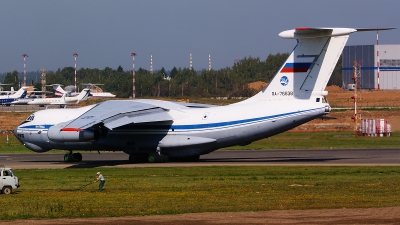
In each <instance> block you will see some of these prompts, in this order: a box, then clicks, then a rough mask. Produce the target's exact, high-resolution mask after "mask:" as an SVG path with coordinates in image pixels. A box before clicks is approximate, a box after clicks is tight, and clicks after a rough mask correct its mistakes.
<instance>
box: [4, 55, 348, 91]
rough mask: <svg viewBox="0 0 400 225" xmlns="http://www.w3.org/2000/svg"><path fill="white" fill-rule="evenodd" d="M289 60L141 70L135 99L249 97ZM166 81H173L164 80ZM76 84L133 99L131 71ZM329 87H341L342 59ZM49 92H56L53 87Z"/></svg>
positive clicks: (66, 76)
mask: <svg viewBox="0 0 400 225" xmlns="http://www.w3.org/2000/svg"><path fill="white" fill-rule="evenodd" d="M288 56H289V54H288V53H283V54H281V53H278V54H275V55H272V54H270V55H268V57H267V58H266V59H265V60H260V58H258V57H256V58H255V57H251V56H249V57H245V58H243V59H242V60H239V61H237V62H235V63H234V64H233V66H232V67H226V68H222V69H219V70H210V71H209V70H205V69H204V70H202V71H195V70H193V69H189V68H176V67H174V68H172V69H171V70H170V71H168V72H167V71H166V70H165V69H164V68H162V69H161V70H159V71H157V72H154V73H151V72H150V71H149V70H146V69H143V68H139V70H138V71H135V76H136V97H138V98H141V97H172V98H176V97H178V98H180V97H183V98H186V97H217V96H227V97H234V96H242V97H250V96H252V95H254V94H255V90H253V89H250V88H249V87H248V84H249V83H251V82H255V81H263V82H266V83H268V82H269V81H270V80H271V79H272V78H273V76H274V75H275V74H276V72H277V71H278V70H279V69H280V67H281V66H282V64H283V63H284V62H285V60H286V59H287V57H288ZM74 74H75V70H74V68H73V67H64V68H63V69H58V70H57V71H49V72H47V74H46V83H47V84H63V85H65V86H68V85H73V84H74ZM18 76H19V74H18V72H17V71H13V72H10V73H7V74H6V76H5V78H4V83H6V84H11V85H12V86H13V87H14V89H15V90H17V89H18V87H19V82H20V81H21V80H22V79H23V77H22V78H19V77H18ZM20 76H21V74H20ZM22 76H23V75H22ZM36 76H37V77H39V79H38V80H37V82H36V83H35V84H34V86H35V88H37V89H38V90H41V82H40V74H39V76H38V75H36ZM167 77H170V79H165V78H167ZM77 80H78V82H79V84H82V83H95V84H104V85H103V86H101V88H102V89H103V90H104V91H108V92H112V93H114V94H116V95H117V97H119V98H128V97H131V96H132V71H124V69H123V68H122V67H121V66H119V67H118V68H117V69H116V70H115V69H112V68H109V67H106V68H104V69H102V70H101V69H89V68H81V69H79V70H77ZM27 82H28V81H27ZM28 83H29V82H28ZM328 85H338V86H342V71H341V59H340V60H339V62H338V64H337V65H336V67H335V70H334V71H333V74H332V76H331V79H330V81H329V83H328ZM82 88H84V86H82V85H79V89H80V90H82ZM9 89H10V87H9V86H8V87H7V86H6V87H5V88H4V90H9ZM47 90H48V91H53V90H52V88H51V87H48V88H47Z"/></svg>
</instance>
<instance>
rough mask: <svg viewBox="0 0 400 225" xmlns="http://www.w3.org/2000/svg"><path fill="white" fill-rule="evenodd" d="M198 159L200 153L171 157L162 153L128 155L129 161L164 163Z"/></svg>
mask: <svg viewBox="0 0 400 225" xmlns="http://www.w3.org/2000/svg"><path fill="white" fill-rule="evenodd" d="M199 159H200V155H193V156H186V157H179V158H178V157H177V158H175V157H174V158H171V157H169V156H167V155H164V154H162V153H157V152H154V153H150V154H131V155H129V162H130V163H166V162H197V161H199Z"/></svg>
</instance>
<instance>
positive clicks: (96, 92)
mask: <svg viewBox="0 0 400 225" xmlns="http://www.w3.org/2000/svg"><path fill="white" fill-rule="evenodd" d="M82 85H87V88H89V89H90V97H93V98H115V95H114V94H111V93H110V92H103V90H102V89H101V88H99V87H98V85H103V84H92V83H88V84H82Z"/></svg>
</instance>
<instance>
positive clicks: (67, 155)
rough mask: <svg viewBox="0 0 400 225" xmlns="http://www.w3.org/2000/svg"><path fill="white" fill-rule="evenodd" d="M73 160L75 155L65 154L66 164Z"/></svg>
mask: <svg viewBox="0 0 400 225" xmlns="http://www.w3.org/2000/svg"><path fill="white" fill-rule="evenodd" d="M72 159H73V155H72V154H68V153H67V154H65V155H64V162H71V161H72Z"/></svg>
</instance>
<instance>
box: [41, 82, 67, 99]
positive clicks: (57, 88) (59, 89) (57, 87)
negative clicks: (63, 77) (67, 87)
mask: <svg viewBox="0 0 400 225" xmlns="http://www.w3.org/2000/svg"><path fill="white" fill-rule="evenodd" d="M46 86H52V87H53V89H54V95H57V96H63V95H64V94H67V95H66V96H68V97H70V96H71V95H70V93H68V92H66V91H64V89H62V87H61V86H62V84H49V85H46Z"/></svg>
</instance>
